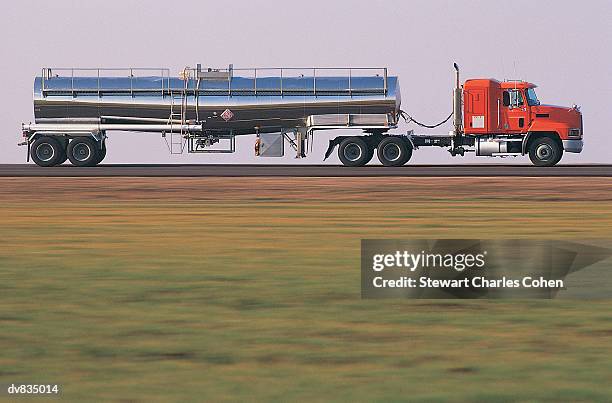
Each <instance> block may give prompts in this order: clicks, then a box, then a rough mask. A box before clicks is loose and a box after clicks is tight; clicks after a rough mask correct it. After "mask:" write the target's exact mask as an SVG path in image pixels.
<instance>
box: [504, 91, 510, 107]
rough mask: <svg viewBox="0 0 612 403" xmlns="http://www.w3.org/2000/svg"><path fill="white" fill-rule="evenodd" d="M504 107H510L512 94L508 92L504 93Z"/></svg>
mask: <svg viewBox="0 0 612 403" xmlns="http://www.w3.org/2000/svg"><path fill="white" fill-rule="evenodd" d="M503 98H504V106H510V93H509V92H508V91H504V97H503Z"/></svg>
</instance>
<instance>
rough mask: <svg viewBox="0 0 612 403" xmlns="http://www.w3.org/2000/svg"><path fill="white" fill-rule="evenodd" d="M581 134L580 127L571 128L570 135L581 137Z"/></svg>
mask: <svg viewBox="0 0 612 403" xmlns="http://www.w3.org/2000/svg"><path fill="white" fill-rule="evenodd" d="M581 135H582V133H580V129H569V133H568V136H569V137H573V138H580V136H581Z"/></svg>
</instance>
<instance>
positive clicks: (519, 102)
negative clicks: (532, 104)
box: [502, 89, 529, 133]
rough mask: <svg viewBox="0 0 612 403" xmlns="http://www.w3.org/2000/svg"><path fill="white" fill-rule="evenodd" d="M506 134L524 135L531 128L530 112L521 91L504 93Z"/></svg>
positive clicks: (510, 90) (506, 91)
mask: <svg viewBox="0 0 612 403" xmlns="http://www.w3.org/2000/svg"><path fill="white" fill-rule="evenodd" d="M503 104H504V107H503V113H502V115H503V126H502V129H503V131H504V132H509V133H524V132H525V131H526V130H527V126H529V119H528V117H529V112H528V111H527V104H526V103H525V97H524V96H523V90H521V89H508V90H504V92H503Z"/></svg>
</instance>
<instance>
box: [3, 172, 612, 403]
mask: <svg viewBox="0 0 612 403" xmlns="http://www.w3.org/2000/svg"><path fill="white" fill-rule="evenodd" d="M113 180H114V181H121V180H115V179H113ZM159 180H160V181H162V180H163V179H159ZM203 180H204V179H203ZM425 180H426V179H423V181H425ZM270 181H271V182H274V179H270ZM296 181H297V180H296ZM482 181H483V186H484V185H485V184H486V180H482ZM416 182H417V184H418V180H416ZM297 185H298V186H299V185H300V183H298V184H297ZM339 186H340V185H339ZM606 186H609V185H606ZM149 191H151V190H149ZM198 191H200V192H203V190H202V189H198ZM441 191H442V192H443V195H444V197H440V195H439V194H437V193H435V192H434V191H432V194H431V199H430V200H428V199H427V198H424V197H418V198H415V200H410V198H409V197H400V198H399V200H389V202H386V203H383V202H381V201H379V200H367V198H365V199H362V200H343V201H337V200H335V201H327V202H326V201H324V200H322V199H320V198H319V199H317V198H313V199H312V200H309V199H308V198H300V199H298V198H296V197H291V196H289V197H287V198H286V199H285V200H277V199H275V200H271V201H270V200H258V199H257V198H256V197H255V193H256V191H255V190H254V191H253V195H251V197H245V198H244V199H243V200H240V199H239V198H236V197H230V196H231V192H229V193H228V197H224V196H223V195H217V196H215V200H201V201H198V200H186V201H181V200H180V198H176V197H175V198H169V201H167V202H164V201H163V200H157V199H154V200H153V199H149V198H145V197H143V198H141V199H139V198H138V197H136V198H116V199H113V198H112V187H109V190H108V192H109V195H108V196H109V197H108V198H107V199H105V198H104V197H96V198H91V199H88V198H87V197H86V196H84V195H82V194H79V195H77V196H75V197H70V196H69V195H66V194H64V195H62V197H58V198H57V199H45V200H38V201H37V200H35V199H21V200H16V199H15V198H13V197H10V196H4V197H3V199H2V200H3V203H2V216H1V218H0V280H1V281H0V383H8V382H17V381H21V382H44V383H48V382H53V383H60V384H63V385H64V391H63V396H62V397H63V399H66V400H70V401H91V400H123V401H142V402H149V401H203V400H212V401H219V400H264V399H265V400H276V401H286V400H300V401H306V400H313V401H330V400H342V401H372V400H374V401H385V402H386V401H394V400H418V401H440V400H449V399H452V400H458V401H466V402H472V401H483V402H490V401H551V402H557V401H610V400H612V387H611V386H610V384H611V381H612V360H610V357H611V356H612V310H611V308H612V302H607V301H560V300H557V301H554V300H553V301H542V300H533V301H433V300H432V301H426V300H424V301H403V300H400V301H398V300H360V275H359V245H360V239H362V238H409V237H421V238H436V237H446V238H453V237H454V238H488V237H493V238H504V237H514V238H524V237H527V238H528V237H540V238H566V239H581V238H594V237H600V238H602V237H603V238H605V237H608V238H611V237H612V202H611V201H609V200H599V201H597V202H590V201H588V200H570V201H566V200H564V199H563V197H562V195H561V192H560V191H559V190H550V194H551V195H552V194H555V195H557V196H559V195H561V196H560V197H558V198H556V199H553V200H550V201H546V200H538V201H537V202H534V201H533V199H532V198H531V197H530V195H529V194H522V195H520V197H517V196H516V195H514V196H513V195H512V194H508V195H500V194H498V193H495V192H493V193H495V194H493V193H489V194H485V193H474V194H472V195H462V196H461V197H455V196H453V194H452V192H450V191H447V190H445V189H442V190H441ZM539 191H541V189H540V190H539ZM32 192H35V188H33V189H32ZM158 192H163V190H161V189H160V190H158ZM544 193H546V191H544ZM162 196H163V194H162ZM421 196H422V195H421ZM491 198H494V199H495V200H492V199H491ZM162 199H163V197H162ZM323 199H324V197H323ZM1 398H2V397H1V396H0V399H1Z"/></svg>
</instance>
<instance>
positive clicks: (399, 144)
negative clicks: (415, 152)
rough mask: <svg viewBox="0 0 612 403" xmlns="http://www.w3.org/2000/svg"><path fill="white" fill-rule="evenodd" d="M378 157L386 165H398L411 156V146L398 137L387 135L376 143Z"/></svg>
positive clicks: (405, 161)
mask: <svg viewBox="0 0 612 403" xmlns="http://www.w3.org/2000/svg"><path fill="white" fill-rule="evenodd" d="M377 154H378V159H379V160H380V162H381V163H382V164H383V165H384V166H386V167H399V166H402V165H404V164H405V163H407V162H408V161H409V160H410V158H411V157H412V147H411V146H410V144H408V143H407V142H406V141H404V140H403V139H401V138H399V137H387V138H385V139H384V140H383V141H381V142H380V144H378V152H377Z"/></svg>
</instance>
